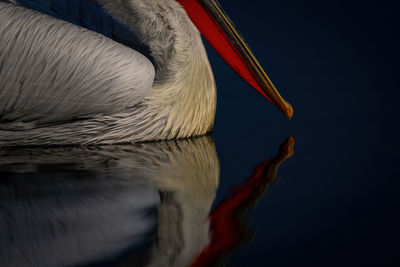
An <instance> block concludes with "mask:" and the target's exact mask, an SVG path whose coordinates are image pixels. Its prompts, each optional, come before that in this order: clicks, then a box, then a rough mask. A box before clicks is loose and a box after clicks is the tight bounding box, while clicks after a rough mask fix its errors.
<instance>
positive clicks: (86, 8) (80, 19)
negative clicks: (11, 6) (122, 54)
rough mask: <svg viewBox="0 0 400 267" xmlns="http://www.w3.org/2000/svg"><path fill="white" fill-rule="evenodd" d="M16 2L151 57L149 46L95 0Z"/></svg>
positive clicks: (22, 0)
mask: <svg viewBox="0 0 400 267" xmlns="http://www.w3.org/2000/svg"><path fill="white" fill-rule="evenodd" d="M16 3H17V4H19V5H21V6H23V7H26V8H30V9H33V10H36V11H39V12H42V13H45V14H47V15H50V16H52V17H55V18H58V19H61V20H65V21H68V22H70V23H72V24H75V25H78V26H81V27H84V28H86V29H88V30H90V31H94V32H97V33H100V34H102V35H104V36H106V37H108V38H111V39H113V40H114V41H116V42H119V43H121V44H123V45H125V46H128V47H130V48H132V49H135V50H136V51H139V52H140V53H142V54H143V55H145V56H147V57H149V56H150V52H149V50H148V48H147V47H146V46H145V45H144V44H143V43H141V42H140V41H139V39H138V38H137V36H136V34H135V33H134V31H132V30H131V29H129V27H128V26H126V25H124V24H122V23H121V22H119V21H118V20H117V19H115V18H114V17H112V16H111V15H110V14H108V13H107V12H106V11H105V10H104V9H102V8H101V7H100V6H99V5H98V4H97V3H96V2H95V1H93V0H68V1H65V0H16Z"/></svg>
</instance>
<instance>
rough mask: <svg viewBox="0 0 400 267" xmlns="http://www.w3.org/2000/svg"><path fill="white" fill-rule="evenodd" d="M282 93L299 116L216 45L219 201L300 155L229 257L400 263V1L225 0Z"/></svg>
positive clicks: (295, 262) (267, 261)
mask: <svg viewBox="0 0 400 267" xmlns="http://www.w3.org/2000/svg"><path fill="white" fill-rule="evenodd" d="M220 3H221V5H222V6H223V7H224V8H225V10H226V12H227V13H228V14H229V15H230V18H231V19H232V21H233V22H234V23H235V25H236V26H237V28H238V29H239V30H240V32H241V33H242V34H243V35H244V37H245V39H246V41H247V42H248V44H249V45H250V47H251V48H252V50H253V52H254V53H255V55H256V56H257V58H258V59H259V61H260V62H261V64H262V65H263V67H264V68H265V69H266V72H267V73H268V74H269V76H270V78H271V79H272V81H273V82H274V84H275V85H276V87H277V88H278V90H279V91H280V92H281V94H282V95H283V96H284V97H285V99H286V100H288V101H289V102H290V103H291V104H292V105H293V107H294V117H293V119H292V120H290V121H289V120H287V119H286V118H285V116H284V115H282V114H281V113H280V112H279V111H278V110H277V109H276V108H275V107H274V106H273V105H272V104H270V103H269V102H267V100H265V99H264V98H263V97H262V96H261V95H259V94H258V93H257V92H256V91H255V90H253V89H252V88H251V87H249V86H248V85H247V84H245V83H244V82H243V81H241V80H240V78H238V77H237V76H236V75H235V74H234V73H233V71H231V70H230V68H229V67H228V66H227V65H226V64H225V63H224V62H223V61H222V59H220V58H219V57H218V55H217V54H216V53H215V52H214V51H213V50H212V49H210V47H208V48H207V49H208V51H209V57H210V61H211V63H212V65H213V69H214V73H215V77H216V82H217V86H218V98H219V99H218V109H217V117H216V124H215V128H214V136H215V141H216V145H217V149H218V153H219V157H220V161H221V186H220V194H219V197H218V199H221V197H223V195H224V193H225V192H227V190H228V189H229V188H230V187H231V186H233V185H234V184H238V183H240V182H242V181H243V180H244V179H245V178H246V177H248V176H249V175H250V174H251V171H252V168H253V167H254V166H255V165H257V164H258V163H260V162H262V161H263V160H265V159H268V158H269V157H272V156H273V155H275V153H276V151H277V149H278V147H279V145H280V143H281V142H283V141H284V139H285V138H286V137H287V136H290V135H291V136H294V137H295V140H296V145H295V155H294V157H293V158H291V159H289V160H288V161H287V162H285V163H284V164H283V165H282V167H281V169H280V172H279V177H280V179H279V181H278V183H276V184H274V185H273V186H271V187H270V189H269V192H268V195H267V196H266V197H265V198H264V199H262V200H261V201H260V203H259V205H258V206H257V208H256V209H255V210H254V211H253V213H252V216H251V219H252V225H253V228H254V229H256V231H257V232H256V235H255V238H254V240H253V241H252V242H251V243H250V244H249V245H248V246H247V247H244V248H242V249H240V250H239V251H238V252H237V253H235V254H234V255H233V258H232V259H231V260H230V262H229V266H280V265H287V266H303V265H317V266H400V253H399V249H400V230H399V226H400V215H399V210H400V209H399V208H400V167H399V164H398V161H399V156H398V155H399V150H400V146H399V141H398V139H399V137H400V132H399V118H400V116H399V115H400V112H399V108H398V106H397V101H398V99H399V90H398V76H399V75H398V71H399V67H398V64H399V47H400V46H399V44H400V42H399V28H398V18H397V17H398V12H399V9H398V8H397V6H396V5H395V2H394V1H294V0H293V1H291V0H279V1H242V0H229V1H228V0H220Z"/></svg>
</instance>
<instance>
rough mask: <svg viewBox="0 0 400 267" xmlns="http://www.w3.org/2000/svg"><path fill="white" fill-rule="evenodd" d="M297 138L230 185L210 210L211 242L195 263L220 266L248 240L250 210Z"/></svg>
mask: <svg viewBox="0 0 400 267" xmlns="http://www.w3.org/2000/svg"><path fill="white" fill-rule="evenodd" d="M293 147H294V138H293V137H289V138H288V139H286V141H285V142H284V143H283V144H282V145H281V146H280V148H279V152H278V154H277V155H276V156H275V157H273V158H271V159H269V160H266V161H264V162H263V163H261V164H259V165H258V166H257V167H256V168H255V169H254V172H253V174H252V175H251V176H250V177H249V178H248V179H247V180H245V181H244V182H243V183H242V184H240V185H237V186H235V187H233V188H232V189H231V194H230V195H229V196H228V197H226V198H225V199H224V200H222V201H221V203H220V204H219V205H218V206H217V207H216V208H215V209H214V210H213V211H212V212H211V213H210V220H211V225H212V226H211V235H212V237H211V242H210V244H208V245H207V246H206V247H205V248H204V249H203V251H202V252H201V253H200V254H199V255H198V256H197V258H196V259H195V260H194V262H193V263H192V264H191V266H192V267H198V266H216V265H218V266H220V265H221V264H222V263H223V260H224V259H226V258H227V256H229V254H231V253H232V252H233V251H234V250H235V249H236V248H238V247H239V246H240V245H241V244H243V243H244V242H246V240H248V236H249V227H248V226H247V225H248V222H247V221H246V219H245V215H246V213H247V210H248V209H249V208H251V207H253V206H255V205H256V204H257V202H258V201H259V200H260V199H261V197H262V196H263V195H264V194H265V192H266V190H267V188H268V187H269V185H271V184H272V183H273V182H274V181H275V179H276V175H277V172H278V168H279V166H280V164H282V163H283V162H284V161H285V160H286V159H287V158H290V157H291V156H292V155H293V153H294V152H293Z"/></svg>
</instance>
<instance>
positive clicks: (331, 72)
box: [0, 0, 400, 266]
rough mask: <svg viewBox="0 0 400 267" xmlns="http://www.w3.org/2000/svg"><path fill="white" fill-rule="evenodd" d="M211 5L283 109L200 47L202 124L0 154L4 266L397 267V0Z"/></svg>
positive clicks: (399, 147) (1, 259)
mask: <svg viewBox="0 0 400 267" xmlns="http://www.w3.org/2000/svg"><path fill="white" fill-rule="evenodd" d="M220 2H221V4H222V5H223V6H225V9H226V10H227V12H228V13H229V14H230V15H231V18H232V20H233V21H234V22H235V24H236V25H237V26H238V27H239V28H240V29H241V31H242V32H243V33H244V34H245V37H246V39H247V41H248V43H249V45H250V46H251V47H252V48H253V50H254V52H255V54H256V55H257V56H258V58H259V60H260V62H261V63H262V65H263V66H265V68H266V70H267V72H268V73H269V75H270V77H271V79H272V80H273V81H274V82H275V84H276V86H277V87H278V88H279V90H280V91H281V92H282V95H284V96H285V97H286V98H287V100H288V101H290V102H291V103H292V104H293V107H294V110H295V116H294V118H293V119H292V120H291V121H288V120H286V119H285V118H284V116H283V115H281V114H280V113H279V112H278V111H277V110H276V109H275V108H274V107H273V106H272V105H271V104H269V103H268V102H267V101H266V100H264V99H263V98H262V97H261V96H259V95H258V94H257V93H256V92H254V90H252V89H251V88H249V87H248V86H247V85H246V84H245V83H243V82H242V81H241V80H240V79H239V78H237V77H236V76H235V75H234V73H233V72H232V71H231V70H230V69H229V68H228V67H227V66H226V65H225V63H223V61H222V60H221V59H219V58H218V56H217V55H216V54H215V52H213V51H212V50H211V49H208V50H209V55H210V61H211V63H212V65H213V68H214V72H215V76H216V81H217V84H218V89H219V91H218V97H219V103H218V110H217V117H216V124H215V129H214V133H213V136H206V137H202V138H195V139H190V140H182V141H176V142H175V141H172V142H160V143H155V144H151V143H150V144H141V145H131V146H107V147H100V148H74V147H69V148H63V147H59V148H35V149H34V148H26V149H17V150H10V149H8V150H5V149H2V150H0V175H1V179H0V266H65V265H66V266H76V265H79V266H87V265H89V266H97V265H101V266H108V265H116V266H120V265H127V266H185V265H188V264H193V265H195V266H201V265H206V266H213V265H212V264H216V265H223V264H227V265H228V266H314V265H315V266H400V253H399V249H400V242H399V240H400V230H399V225H400V214H399V210H400V167H399V164H398V162H399V159H400V158H399V151H400V145H399V141H398V139H399V136H400V131H399V119H400V112H399V109H398V107H397V100H398V99H399V94H400V93H399V90H398V81H397V80H398V78H397V76H398V74H397V72H398V62H399V52H398V47H399V43H400V42H399V39H398V38H399V37H398V28H397V25H396V21H397V19H396V15H397V14H396V13H395V12H396V10H398V9H397V8H396V7H395V5H394V2H391V1H387V2H385V3H384V4H383V3H382V4H378V3H377V2H374V3H372V2H371V1H362V2H361V1H350V2H349V1H347V2H342V1H336V2H331V3H328V2H325V3H320V1H300V2H299V1H290V0H284V1H279V2H278V1H254V3H252V4H249V5H246V6H245V7H243V1H239V0H237V1H234V0H231V1H223V0H220ZM267 2H268V3H267ZM244 9H246V11H247V13H246V14H244V13H243V10H244ZM254 25H257V27H254ZM289 136H293V139H291V138H289V139H287V138H288V137H289ZM285 140H286V141H285ZM293 140H294V143H295V144H294V145H293ZM285 142H286V143H285ZM292 146H293V147H292ZM292 148H293V150H294V154H293V155H292ZM290 156H291V157H290ZM279 164H280V165H279Z"/></svg>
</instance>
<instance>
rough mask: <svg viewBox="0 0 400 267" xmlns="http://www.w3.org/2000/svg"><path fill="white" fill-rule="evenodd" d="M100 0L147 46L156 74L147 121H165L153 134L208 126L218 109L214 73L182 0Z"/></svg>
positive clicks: (174, 134)
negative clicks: (157, 131) (182, 4)
mask: <svg viewBox="0 0 400 267" xmlns="http://www.w3.org/2000/svg"><path fill="white" fill-rule="evenodd" d="M98 2H99V3H100V4H101V5H102V6H103V8H105V9H106V10H107V11H108V12H109V13H110V14H112V15H113V16H115V17H116V18H117V19H118V20H120V21H121V22H122V23H124V24H126V25H128V26H129V27H130V28H131V29H132V30H133V31H135V33H136V34H137V36H138V37H139V38H140V39H141V41H142V42H143V43H144V44H145V45H146V46H148V47H149V49H150V53H151V56H152V59H153V63H154V65H155V69H156V75H155V81H154V85H153V88H152V89H151V91H150V92H149V94H148V96H147V97H146V98H145V105H146V106H147V108H148V110H147V113H148V114H153V115H152V116H151V117H152V118H151V119H149V123H151V122H152V121H153V122H154V121H157V125H163V126H162V129H161V132H159V133H158V136H157V139H172V138H182V137H188V136H193V135H202V134H205V133H207V132H209V131H210V130H211V128H212V126H213V122H214V117H215V110H216V86H215V81H214V76H213V73H212V69H211V66H210V63H209V61H208V57H207V53H206V51H205V48H204V45H203V42H202V39H201V36H200V33H199V31H198V30H197V28H196V27H195V26H194V25H193V23H192V22H191V20H190V18H189V17H188V16H187V14H186V12H185V10H184V9H183V8H182V7H181V6H180V4H179V3H178V2H177V1H175V0H152V1H148V0H120V1H115V0H98ZM154 114H156V115H154ZM148 117H150V116H148ZM160 121H163V123H160ZM159 128H161V127H159Z"/></svg>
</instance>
